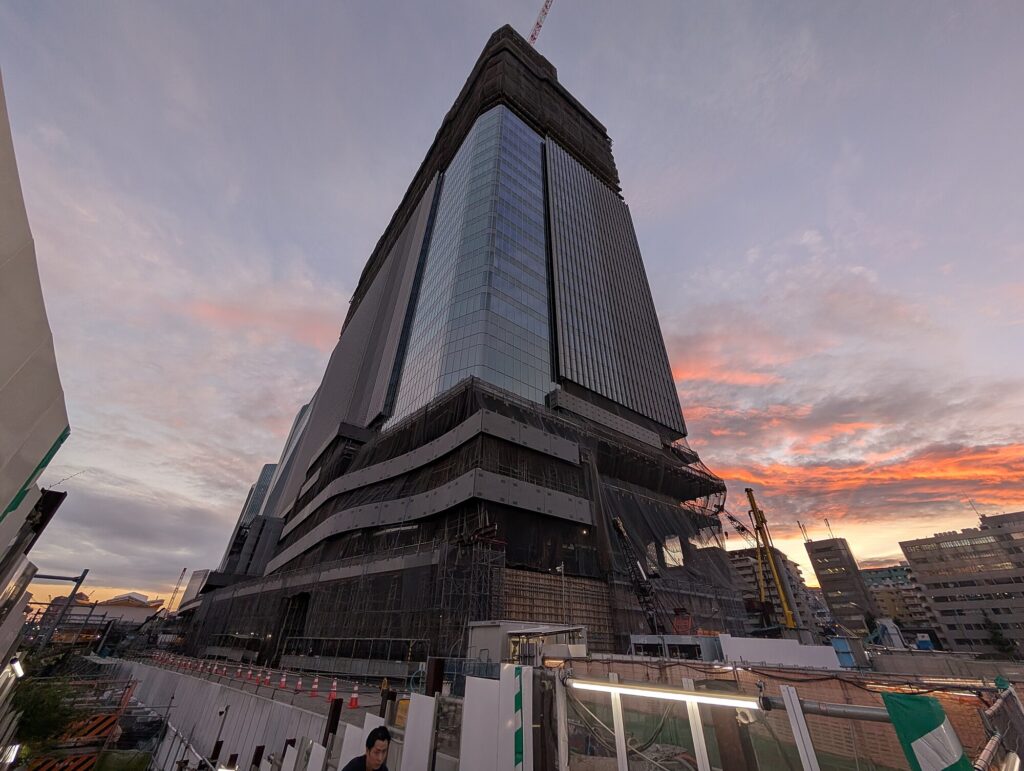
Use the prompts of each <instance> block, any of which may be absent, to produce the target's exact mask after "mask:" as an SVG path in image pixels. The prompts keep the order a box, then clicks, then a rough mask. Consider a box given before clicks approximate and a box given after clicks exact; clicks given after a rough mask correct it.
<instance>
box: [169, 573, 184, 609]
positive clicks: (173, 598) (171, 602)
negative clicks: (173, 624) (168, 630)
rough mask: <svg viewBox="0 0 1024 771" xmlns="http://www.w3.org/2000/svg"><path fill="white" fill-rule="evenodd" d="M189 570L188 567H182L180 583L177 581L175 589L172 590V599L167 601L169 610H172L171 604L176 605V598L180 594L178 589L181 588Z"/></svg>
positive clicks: (179, 577)
mask: <svg viewBox="0 0 1024 771" xmlns="http://www.w3.org/2000/svg"><path fill="white" fill-rule="evenodd" d="M187 571H188V568H182V569H181V575H180V576H178V583H176V584H175V585H174V591H173V592H171V599H170V601H169V602H168V603H167V610H170V609H171V606H172V605H174V600H175V598H176V597H177V596H178V590H179V589H181V582H182V581H184V580H185V573H186V572H187Z"/></svg>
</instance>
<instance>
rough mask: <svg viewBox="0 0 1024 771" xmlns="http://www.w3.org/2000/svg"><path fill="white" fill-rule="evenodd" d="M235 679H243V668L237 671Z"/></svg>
mask: <svg viewBox="0 0 1024 771" xmlns="http://www.w3.org/2000/svg"><path fill="white" fill-rule="evenodd" d="M235 677H237V678H239V679H241V677H242V668H241V667H239V668H238V669H236V670H235Z"/></svg>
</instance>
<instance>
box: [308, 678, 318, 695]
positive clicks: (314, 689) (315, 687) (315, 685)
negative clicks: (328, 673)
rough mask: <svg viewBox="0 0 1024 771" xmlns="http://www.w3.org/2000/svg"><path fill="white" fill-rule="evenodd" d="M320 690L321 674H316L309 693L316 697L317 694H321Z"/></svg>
mask: <svg viewBox="0 0 1024 771" xmlns="http://www.w3.org/2000/svg"><path fill="white" fill-rule="evenodd" d="M319 691H320V675H315V676H314V677H313V687H312V688H310V689H309V695H310V696H312V697H313V698H314V699H315V698H316V697H317V696H319V695H320V693H319Z"/></svg>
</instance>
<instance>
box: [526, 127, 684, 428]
mask: <svg viewBox="0 0 1024 771" xmlns="http://www.w3.org/2000/svg"><path fill="white" fill-rule="evenodd" d="M546 157H547V195H548V216H549V220H550V221H549V227H550V232H551V236H550V238H551V270H552V277H553V284H554V295H555V302H554V306H555V328H556V338H557V347H558V376H559V378H560V379H564V380H569V381H571V382H573V383H576V384H577V385H580V386H582V387H583V388H586V389H587V390H589V391H593V392H594V393H597V394H599V395H600V396H603V397H605V398H606V399H610V400H611V401H613V402H616V403H617V404H620V405H622V406H624V407H626V408H628V409H630V410H632V411H633V412H636V413H639V414H640V415H644V416H645V417H648V418H650V419H651V420H654V421H656V422H657V423H660V424H661V425H663V426H666V427H668V428H670V429H672V430H674V431H676V432H679V433H681V434H683V435H685V434H686V425H685V423H684V422H683V416H682V412H681V410H680V407H679V396H678V394H677V393H676V388H675V383H674V382H673V378H672V371H671V368H670V365H669V360H668V354H667V353H666V351H665V341H664V339H663V338H662V335H661V327H660V325H659V324H658V314H657V312H656V311H655V309H654V300H653V298H652V297H651V290H650V285H649V284H648V282H647V274H646V272H645V271H644V264H643V258H642V257H641V255H640V247H639V245H638V244H637V240H636V233H635V232H634V230H633V221H632V218H631V217H630V214H629V208H628V207H627V206H626V204H625V203H623V202H622V200H621V199H620V198H619V197H618V195H616V194H615V192H614V191H612V190H611V189H610V188H608V187H607V186H605V185H604V184H602V183H601V182H600V180H598V179H597V177H595V176H594V175H593V174H591V173H590V171H588V170H587V169H586V168H584V167H583V166H582V165H581V164H579V163H578V162H577V161H576V160H575V159H574V158H573V157H572V156H571V155H570V154H569V153H567V152H566V151H565V150H563V149H562V148H561V147H559V145H558V144H557V143H556V142H554V141H552V140H551V139H548V140H547V143H546Z"/></svg>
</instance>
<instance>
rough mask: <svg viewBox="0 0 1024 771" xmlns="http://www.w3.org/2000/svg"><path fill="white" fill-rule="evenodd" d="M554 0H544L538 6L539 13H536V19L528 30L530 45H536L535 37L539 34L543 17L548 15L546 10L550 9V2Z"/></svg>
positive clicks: (542, 24)
mask: <svg viewBox="0 0 1024 771" xmlns="http://www.w3.org/2000/svg"><path fill="white" fill-rule="evenodd" d="M553 2H555V0H544V5H542V6H541V8H540V13H538V14H537V21H535V22H534V23H533V31H532V32H530V45H532V46H535V45H537V37H538V36H539V35H540V28H541V27H543V26H544V19H546V18H547V17H548V11H550V10H551V4H552V3H553Z"/></svg>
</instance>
